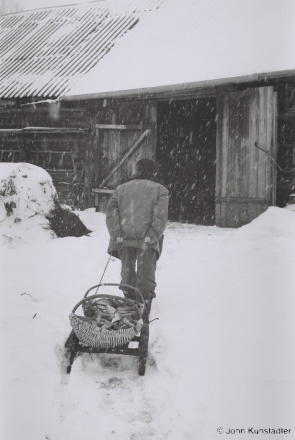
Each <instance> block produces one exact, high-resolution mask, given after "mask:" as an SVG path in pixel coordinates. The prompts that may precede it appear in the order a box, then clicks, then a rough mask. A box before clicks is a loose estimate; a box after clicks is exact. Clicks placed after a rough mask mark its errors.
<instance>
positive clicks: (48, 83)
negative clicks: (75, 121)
mask: <svg viewBox="0 0 295 440" xmlns="http://www.w3.org/2000/svg"><path fill="white" fill-rule="evenodd" d="M162 2H163V0H108V1H99V2H94V3H88V4H83V5H74V6H64V7H56V8H52V9H39V10H34V11H27V12H20V13H17V14H9V15H4V16H0V63H1V64H0V97H2V98H11V97H34V96H39V97H40V96H44V97H56V96H59V95H61V94H64V93H67V92H68V91H69V90H70V89H71V88H72V87H73V85H74V84H75V83H76V82H77V81H78V80H80V79H81V78H82V77H83V76H84V75H85V74H86V73H87V72H89V71H90V70H91V69H92V68H93V67H94V66H96V65H97V63H98V62H99V61H100V60H101V59H102V58H103V57H104V56H105V55H106V54H107V53H108V52H109V51H110V50H111V48H112V47H113V46H114V44H115V43H116V42H117V41H118V40H119V39H120V38H121V37H122V36H123V35H124V34H126V33H127V32H128V30H130V29H132V28H133V27H134V26H136V25H137V23H138V21H139V20H141V19H142V17H143V16H144V15H145V14H146V13H147V12H149V11H151V10H153V9H156V8H158V7H159V5H161V3H162Z"/></svg>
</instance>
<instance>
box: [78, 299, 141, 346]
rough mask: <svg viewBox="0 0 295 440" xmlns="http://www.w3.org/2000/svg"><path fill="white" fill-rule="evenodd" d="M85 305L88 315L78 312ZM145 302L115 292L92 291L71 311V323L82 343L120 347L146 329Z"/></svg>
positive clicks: (84, 309) (84, 308)
mask: <svg viewBox="0 0 295 440" xmlns="http://www.w3.org/2000/svg"><path fill="white" fill-rule="evenodd" d="M80 305H82V308H83V312H84V315H85V316H80V315H76V314H75V311H76V310H77V308H78V307H79V306H80ZM143 308H144V303H143V302H142V303H136V302H135V301H132V300H130V299H127V298H122V297H117V296H114V295H92V296H89V297H88V298H87V297H86V298H84V300H82V301H80V303H78V304H77V306H76V307H75V308H74V309H73V311H72V313H71V314H70V324H71V326H72V328H73V330H74V332H75V334H76V336H77V338H78V339H79V341H80V343H82V344H83V345H87V346H89V347H94V348H110V347H120V346H121V345H124V344H127V343H128V342H129V341H131V339H132V338H134V336H136V335H137V334H138V333H139V332H140V331H141V329H142V326H143V320H142V313H143Z"/></svg>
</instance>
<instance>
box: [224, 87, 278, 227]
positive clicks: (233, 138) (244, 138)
mask: <svg viewBox="0 0 295 440" xmlns="http://www.w3.org/2000/svg"><path fill="white" fill-rule="evenodd" d="M275 109H276V93H274V91H273V87H260V88H254V89H247V90H244V91H241V92H232V93H226V94H224V95H220V96H219V97H218V100H217V114H218V120H217V169H216V172H217V176H216V224H217V225H219V226H223V227H238V226H241V225H243V224H246V223H248V222H250V221H251V220H253V219H254V218H255V217H257V216H258V215H259V214H260V213H262V212H264V211H265V210H266V209H267V207H268V206H269V205H271V204H273V202H274V200H273V198H274V197H273V184H274V182H273V179H274V178H275V173H274V171H273V165H272V162H271V159H270V155H272V156H273V154H275V151H276V149H275V148H276V138H275V136H276V128H275V127H276V113H275ZM262 150H265V151H262Z"/></svg>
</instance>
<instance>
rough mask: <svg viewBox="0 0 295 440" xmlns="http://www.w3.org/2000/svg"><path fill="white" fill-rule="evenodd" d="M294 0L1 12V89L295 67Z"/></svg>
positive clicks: (130, 83)
mask: <svg viewBox="0 0 295 440" xmlns="http://www.w3.org/2000/svg"><path fill="white" fill-rule="evenodd" d="M294 17H295V2H294V0H105V1H99V2H94V3H88V4H84V5H75V6H65V7H58V8H53V9H40V10H35V11H28V12H22V13H17V14H11V15H7V16H3V17H0V60H1V65H0V96H2V97H6V98H12V97H25V96H30V97H34V96H38V97H57V96H62V97H64V98H65V99H70V98H75V97H77V96H88V97H93V96H99V95H103V94H104V93H107V92H116V91H118V92H119V91H126V90H134V89H149V88H156V87H160V86H172V87H173V85H177V84H194V83H201V82H204V81H209V82H210V81H214V80H218V79H221V80H222V79H225V78H236V77H242V76H249V75H252V76H253V78H255V74H259V73H265V72H277V71H289V70H291V69H294V68H295V58H294V53H295V26H294Z"/></svg>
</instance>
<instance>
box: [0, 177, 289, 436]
mask: <svg viewBox="0 0 295 440" xmlns="http://www.w3.org/2000/svg"><path fill="white" fill-rule="evenodd" d="M24 179H26V178H24ZM79 215H80V216H81V219H82V220H83V221H84V222H85V224H86V226H87V227H88V228H89V229H91V230H92V231H93V233H92V234H90V236H89V237H86V236H85V237H81V238H74V237H68V238H62V239H61V238H59V239H57V238H53V236H52V234H51V233H50V232H49V231H44V229H42V233H41V228H39V226H40V224H39V223H42V221H41V216H40V222H39V223H38V222H37V220H36V218H39V217H38V216H37V215H35V216H34V217H32V218H31V219H28V218H24V219H22V221H17V222H16V223H15V227H17V228H18V229H17V234H16V235H15V236H14V235H13V233H12V231H13V226H14V224H13V222H12V220H11V218H10V219H9V222H10V223H9V227H10V232H11V234H10V239H7V228H8V226H7V220H4V221H2V222H1V223H0V234H1V240H2V246H1V269H0V270H1V275H0V277H1V278H0V279H1V287H2V288H1V319H0V326H1V333H0V334H1V354H2V356H1V359H2V361H1V398H0V404H1V409H0V411H1V426H0V433H1V439H5V440H6V439H7V440H42V439H43V440H46V439H47V440H86V439H91V440H92V439H93V440H97V439H99V440H149V439H153V440H164V439H167V440H211V439H217V438H220V437H219V436H220V434H219V433H218V432H217V428H219V427H223V428H224V430H225V431H226V432H228V429H229V428H230V429H232V430H233V431H234V430H237V429H244V430H245V434H243V435H244V437H247V438H248V437H250V436H251V435H253V434H251V433H248V428H252V427H253V428H254V430H255V429H269V428H270V429H275V430H278V429H280V428H283V429H286V430H287V429H288V430H291V432H290V433H285V434H284V433H280V434H279V433H277V434H275V435H274V438H276V439H282V438H287V439H292V440H293V439H295V417H294V414H295V404H294V397H295V383H294V379H295V368H294V367H295V344H294V342H295V335H294V330H295V294H294V287H295V279H294V261H295V212H294V209H293V207H288V209H280V208H275V207H272V208H269V209H268V210H267V211H266V212H265V213H264V214H263V215H261V216H260V217H259V218H257V219H256V220H254V221H253V222H252V223H251V224H250V225H247V226H244V227H242V228H240V229H238V230H234V229H220V228H217V227H202V226H195V225H183V224H176V223H171V224H169V226H168V229H167V231H166V233H165V241H164V251H163V254H162V257H161V259H160V260H159V263H158V271H157V282H158V287H157V299H156V300H155V301H154V303H153V307H152V312H151V319H153V318H159V319H158V320H155V321H153V322H152V323H151V324H150V346H149V359H148V365H147V371H146V375H145V376H144V377H139V376H138V373H137V359H136V358H131V357H128V356H121V357H120V356H114V355H92V357H90V356H89V355H83V356H81V357H78V358H77V359H76V360H75V362H74V365H73V369H72V372H71V374H70V375H67V374H66V371H65V358H64V343H65V340H66V338H67V336H68V334H69V332H70V330H71V327H70V324H69V320H68V315H69V313H70V312H71V310H72V309H73V307H74V306H75V304H76V303H77V302H78V301H80V299H82V297H83V295H84V293H85V291H86V290H87V289H88V288H89V287H91V286H92V285H95V284H97V283H98V282H99V280H100V278H101V275H102V272H103V269H104V267H105V265H106V262H107V260H108V255H107V253H106V249H107V243H108V233H107V229H106V227H105V216H104V214H101V213H95V211H94V210H93V209H89V210H86V211H84V212H81V213H80V214H79ZM2 220H3V219H2ZM30 222H31V223H30ZM36 222H37V223H38V224H37V223H36ZM3 231H4V234H5V235H6V238H5V237H2V233H3ZM34 231H35V233H34ZM119 273H120V263H119V261H117V260H115V259H111V260H110V263H109V266H108V268H107V271H106V274H105V276H104V282H115V283H116V282H119V281H120V277H119ZM105 289H106V290H105V292H108V293H117V291H116V288H105ZM254 430H253V433H254V432H255V431H254ZM225 435H226V434H225V433H224V434H223V436H225ZM265 436H267V434H257V435H256V437H255V438H261V439H262V438H265ZM231 438H233V439H235V438H236V439H238V438H239V439H240V438H241V434H239V433H238V431H236V432H235V433H233V434H231ZM242 438H243V436H242Z"/></svg>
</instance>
